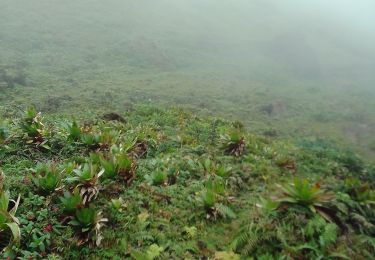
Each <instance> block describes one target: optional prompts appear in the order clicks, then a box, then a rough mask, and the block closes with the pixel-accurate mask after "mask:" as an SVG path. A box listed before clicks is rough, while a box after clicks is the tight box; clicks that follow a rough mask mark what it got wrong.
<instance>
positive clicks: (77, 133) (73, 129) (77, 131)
mask: <svg viewBox="0 0 375 260" xmlns="http://www.w3.org/2000/svg"><path fill="white" fill-rule="evenodd" d="M68 132H69V135H68V140H69V141H79V140H80V139H81V128H80V127H79V126H78V124H77V122H76V121H73V122H72V124H70V125H68Z"/></svg>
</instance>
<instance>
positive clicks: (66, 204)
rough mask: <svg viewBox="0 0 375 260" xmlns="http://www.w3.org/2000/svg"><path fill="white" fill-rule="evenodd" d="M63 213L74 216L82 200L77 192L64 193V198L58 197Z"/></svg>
mask: <svg viewBox="0 0 375 260" xmlns="http://www.w3.org/2000/svg"><path fill="white" fill-rule="evenodd" d="M60 201H61V204H62V206H63V211H64V212H65V213H67V214H74V212H75V211H76V210H77V209H78V207H79V206H80V205H82V198H81V196H80V194H79V191H78V190H74V191H73V193H70V192H64V196H63V197H60Z"/></svg>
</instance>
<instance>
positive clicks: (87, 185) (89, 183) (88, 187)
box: [67, 163, 104, 204]
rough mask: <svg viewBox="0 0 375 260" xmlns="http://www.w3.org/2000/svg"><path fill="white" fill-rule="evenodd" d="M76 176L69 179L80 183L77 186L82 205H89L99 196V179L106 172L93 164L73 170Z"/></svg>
mask: <svg viewBox="0 0 375 260" xmlns="http://www.w3.org/2000/svg"><path fill="white" fill-rule="evenodd" d="M73 172H74V174H75V176H73V177H71V178H67V180H68V181H70V182H78V184H77V185H76V186H75V188H76V189H78V190H79V193H80V196H81V198H82V203H83V204H87V203H89V202H91V201H92V200H94V199H96V197H97V196H98V194H99V187H98V185H99V178H100V176H102V175H103V173H104V170H103V169H100V168H99V167H98V165H96V164H93V163H86V164H85V165H84V166H83V167H80V168H78V169H75V170H73Z"/></svg>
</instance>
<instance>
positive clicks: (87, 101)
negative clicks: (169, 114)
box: [0, 0, 375, 151]
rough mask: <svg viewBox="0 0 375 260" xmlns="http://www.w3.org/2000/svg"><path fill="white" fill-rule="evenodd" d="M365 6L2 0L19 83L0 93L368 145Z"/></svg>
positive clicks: (373, 63)
mask: <svg viewBox="0 0 375 260" xmlns="http://www.w3.org/2000/svg"><path fill="white" fill-rule="evenodd" d="M374 11H375V3H374V1H370V0H368V1H366V0H362V1H354V0H352V1H350V0H331V1H323V0H319V1H293V0H288V1H276V0H274V1H271V0H252V1H249V0H236V1H234V0H233V1H229V0H228V1H214V0H160V1H154V0H137V1H130V0H121V1H120V0H115V1H98V0H92V1H71V0H68V1H57V0H54V1H51V0H48V1H47V0H41V1H22V0H18V1H14V0H2V1H1V3H0V64H1V65H2V66H5V67H9V68H10V67H11V68H16V69H15V70H19V71H21V72H20V73H22V75H24V77H25V81H26V83H25V85H26V86H25V87H20V86H16V87H15V88H13V89H6V90H1V91H2V92H1V97H0V100H1V102H2V103H3V104H10V105H13V106H22V105H25V103H27V102H32V103H35V104H36V105H37V106H39V107H40V108H41V109H42V110H45V111H48V112H52V113H53V112H67V113H73V114H74V112H75V111H72V107H76V108H77V110H82V109H85V110H94V111H95V110H97V109H98V107H99V108H100V109H102V110H108V109H112V110H122V109H125V108H126V107H128V105H129V103H130V104H133V103H142V102H152V103H156V104H163V105H178V106H184V107H187V108H190V109H192V110H194V111H196V112H198V113H201V112H202V111H203V113H208V114H214V115H220V116H224V117H226V118H229V119H237V118H238V119H241V120H244V121H245V123H246V124H247V125H248V126H249V127H251V128H252V129H253V130H255V131H260V132H262V131H265V130H267V129H270V128H272V129H277V130H278V131H280V133H282V134H284V135H291V136H294V135H295V134H296V133H298V134H301V135H307V134H313V135H317V136H319V137H320V136H323V137H326V136H328V137H329V138H333V139H340V140H341V139H345V140H346V141H347V142H348V143H350V144H352V143H355V144H356V145H357V146H358V147H362V148H363V149H364V150H367V151H368V150H369V147H368V144H369V142H371V140H370V141H369V138H371V136H373V133H374V129H375V127H374V124H375V122H374V111H375V109H374V108H375V104H374V101H373V100H374V96H375V88H374V82H375V74H374V73H373V68H374V67H375V44H374V42H375V16H374V15H373V13H374ZM15 73H17V72H15ZM3 85H4V84H3ZM98 104H99V106H98ZM267 106H272V107H273V109H272V111H268V110H267ZM307 119H308V120H307ZM332 129H333V130H332ZM332 131H333V132H335V134H333V135H331V133H332ZM337 133H338V134H337ZM362 148H361V149H362Z"/></svg>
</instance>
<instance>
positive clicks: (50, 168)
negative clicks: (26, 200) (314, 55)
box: [31, 162, 62, 195]
mask: <svg viewBox="0 0 375 260" xmlns="http://www.w3.org/2000/svg"><path fill="white" fill-rule="evenodd" d="M61 175H62V173H61V170H60V169H59V168H58V166H57V163H56V162H48V163H39V164H38V165H37V166H36V168H35V170H33V173H32V177H31V179H32V181H33V182H34V184H35V186H36V187H37V189H38V190H39V191H40V192H41V193H42V194H44V195H47V194H50V193H51V192H53V191H55V190H56V189H57V188H58V187H59V185H60V182H61V179H62V176H61Z"/></svg>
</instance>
